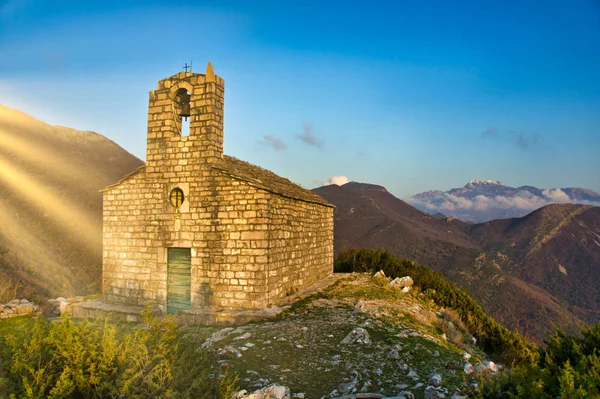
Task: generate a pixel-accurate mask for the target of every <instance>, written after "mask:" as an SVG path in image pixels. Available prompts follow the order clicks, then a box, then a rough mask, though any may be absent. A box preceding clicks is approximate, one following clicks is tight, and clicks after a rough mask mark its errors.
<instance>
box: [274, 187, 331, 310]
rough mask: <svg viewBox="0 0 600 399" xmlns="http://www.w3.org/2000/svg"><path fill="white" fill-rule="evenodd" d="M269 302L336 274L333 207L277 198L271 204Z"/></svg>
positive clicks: (275, 196)
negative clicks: (334, 272) (334, 265)
mask: <svg viewBox="0 0 600 399" xmlns="http://www.w3.org/2000/svg"><path fill="white" fill-rule="evenodd" d="M269 207H270V211H271V223H270V225H269V238H270V251H269V258H270V262H269V271H268V277H267V279H268V287H269V289H268V292H269V302H270V303H277V299H279V298H281V297H283V296H286V295H289V294H292V293H294V292H297V291H298V290H299V289H301V288H303V287H306V286H309V285H310V284H312V283H314V282H316V281H317V280H320V279H322V278H324V277H326V276H328V275H330V274H331V273H333V208H330V207H326V206H323V205H320V204H314V203H309V202H303V201H297V200H293V199H289V198H285V197H281V196H277V195H273V196H272V197H271V201H270V202H269Z"/></svg>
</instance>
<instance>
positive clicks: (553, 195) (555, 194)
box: [542, 188, 571, 202]
mask: <svg viewBox="0 0 600 399" xmlns="http://www.w3.org/2000/svg"><path fill="white" fill-rule="evenodd" d="M542 194H543V195H544V197H547V198H549V199H550V200H551V201H552V202H570V201H571V198H569V195H568V194H567V193H565V192H564V191H563V190H561V189H560V188H555V189H554V190H548V189H546V190H544V191H542Z"/></svg>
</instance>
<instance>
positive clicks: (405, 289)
mask: <svg viewBox="0 0 600 399" xmlns="http://www.w3.org/2000/svg"><path fill="white" fill-rule="evenodd" d="M401 291H402V293H404V294H408V292H409V291H410V287H404V288H402V290H401Z"/></svg>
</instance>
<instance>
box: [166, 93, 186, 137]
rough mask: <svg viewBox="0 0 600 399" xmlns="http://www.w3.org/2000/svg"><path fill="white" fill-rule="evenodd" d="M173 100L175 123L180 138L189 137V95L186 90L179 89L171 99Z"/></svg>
mask: <svg viewBox="0 0 600 399" xmlns="http://www.w3.org/2000/svg"><path fill="white" fill-rule="evenodd" d="M171 98H172V99H173V108H174V110H175V115H176V119H177V120H176V123H177V127H178V129H179V133H180V134H181V136H189V135H190V121H189V120H188V118H189V117H190V115H191V109H190V93H189V91H188V89H187V88H185V87H181V88H179V89H178V90H177V91H176V92H175V95H174V96H172V97H171Z"/></svg>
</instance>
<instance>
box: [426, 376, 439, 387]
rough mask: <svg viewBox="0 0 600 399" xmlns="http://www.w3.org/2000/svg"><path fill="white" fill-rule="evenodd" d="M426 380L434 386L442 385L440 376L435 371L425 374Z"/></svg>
mask: <svg viewBox="0 0 600 399" xmlns="http://www.w3.org/2000/svg"><path fill="white" fill-rule="evenodd" d="M427 378H428V380H427V382H428V383H429V384H430V385H433V386H434V387H439V386H440V385H442V376H441V375H439V374H437V373H432V374H429V375H428V376H427Z"/></svg>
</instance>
